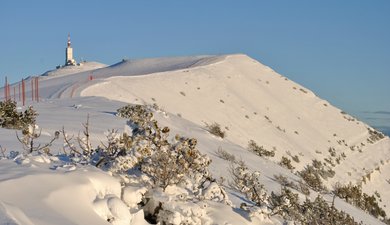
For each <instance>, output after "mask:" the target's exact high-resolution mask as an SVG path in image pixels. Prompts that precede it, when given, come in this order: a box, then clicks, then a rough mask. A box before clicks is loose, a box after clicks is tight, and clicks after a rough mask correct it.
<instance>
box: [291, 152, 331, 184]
mask: <svg viewBox="0 0 390 225" xmlns="http://www.w3.org/2000/svg"><path fill="white" fill-rule="evenodd" d="M298 174H299V175H300V176H301V177H302V179H303V180H304V181H305V182H306V183H307V184H308V185H309V186H310V187H311V188H313V190H315V191H324V190H326V188H325V186H324V185H323V184H322V179H325V180H326V179H328V178H329V177H330V178H331V177H333V176H334V175H335V172H334V170H332V169H330V168H326V167H325V166H324V164H322V163H321V162H320V161H318V160H315V159H314V160H313V161H312V165H307V166H306V167H305V168H304V169H303V170H302V171H300V172H299V173H298Z"/></svg>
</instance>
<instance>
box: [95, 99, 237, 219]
mask: <svg viewBox="0 0 390 225" xmlns="http://www.w3.org/2000/svg"><path fill="white" fill-rule="evenodd" d="M118 112H119V113H120V115H121V116H124V117H126V118H128V119H129V121H128V127H127V131H126V133H123V134H118V133H117V132H114V131H113V132H109V133H108V134H107V135H106V136H107V142H108V143H107V144H104V145H102V146H100V147H99V148H98V149H96V150H95V154H94V156H93V157H92V158H93V162H94V163H95V165H97V166H99V167H101V168H104V169H106V170H109V171H110V172H112V173H113V174H114V175H118V176H120V177H122V178H123V177H124V179H125V180H126V181H124V183H127V185H132V184H134V183H141V184H142V185H146V186H147V187H148V191H147V192H146V193H145V195H144V196H143V203H142V204H144V205H145V206H144V212H145V216H146V217H147V218H148V220H149V221H151V222H158V221H159V222H161V223H163V224H171V223H172V224H176V222H177V221H180V223H184V224H186V223H187V224H202V223H199V221H198V219H194V218H195V217H199V215H197V214H194V215H193V216H189V215H187V211H188V210H184V209H183V210H182V209H180V207H181V205H183V204H177V206H176V207H173V205H174V203H173V202H171V201H169V199H171V198H172V196H170V195H169V193H168V192H169V190H170V189H172V188H173V187H177V188H180V189H181V190H183V195H181V196H182V197H181V198H179V199H178V200H177V201H184V200H186V201H189V202H192V203H197V204H198V203H199V204H201V202H202V201H203V200H211V201H218V202H223V203H226V204H230V201H229V200H228V197H227V195H226V192H225V191H224V190H223V188H222V187H220V186H219V185H218V184H217V183H216V182H215V180H214V179H213V178H212V177H211V175H210V172H209V170H208V166H209V164H210V163H211V160H210V159H209V158H208V157H207V156H206V155H204V154H201V153H200V152H199V150H197V149H196V144H197V140H196V139H194V138H186V137H181V136H179V135H176V136H175V137H174V138H173V140H169V131H170V130H169V128H168V127H160V126H159V124H158V123H157V121H156V120H154V119H153V113H152V112H151V108H148V107H147V106H139V105H138V106H131V105H129V106H126V107H124V108H121V109H119V110H118ZM125 130H126V129H125ZM145 176H146V177H147V179H145ZM167 190H168V191H167ZM158 193H160V194H158ZM161 195H162V196H166V198H165V197H164V198H162V197H161ZM167 199H168V200H167ZM132 204H133V205H134V203H132ZM184 205H185V204H184ZM172 207H173V208H172ZM190 217H191V218H192V219H190ZM178 218H179V219H178ZM180 223H177V224H180Z"/></svg>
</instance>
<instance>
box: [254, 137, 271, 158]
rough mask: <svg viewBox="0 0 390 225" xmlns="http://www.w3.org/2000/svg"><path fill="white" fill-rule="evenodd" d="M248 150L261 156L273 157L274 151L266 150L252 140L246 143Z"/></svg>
mask: <svg viewBox="0 0 390 225" xmlns="http://www.w3.org/2000/svg"><path fill="white" fill-rule="evenodd" d="M248 150H249V151H251V152H253V153H255V154H256V155H258V156H261V157H263V156H264V157H274V156H275V151H274V150H272V151H268V150H267V149H265V148H264V147H263V146H259V145H257V143H256V142H255V141H254V140H250V141H249V143H248Z"/></svg>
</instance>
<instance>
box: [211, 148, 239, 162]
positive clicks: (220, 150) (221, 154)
mask: <svg viewBox="0 0 390 225" xmlns="http://www.w3.org/2000/svg"><path fill="white" fill-rule="evenodd" d="M216 154H217V156H218V157H219V158H221V159H224V160H227V161H229V162H232V163H234V162H236V157H235V156H234V155H233V154H230V153H229V152H227V151H226V150H224V149H223V148H222V147H219V148H218V150H217V152H216Z"/></svg>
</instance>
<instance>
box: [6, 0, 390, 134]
mask: <svg viewBox="0 0 390 225" xmlns="http://www.w3.org/2000/svg"><path fill="white" fill-rule="evenodd" d="M68 32H70V33H71V36H72V45H73V47H74V51H75V53H74V54H75V57H76V59H77V60H80V59H81V58H83V59H85V60H88V61H99V62H102V63H106V64H113V63H116V62H118V61H119V60H121V59H122V58H147V57H161V56H182V55H199V54H229V53H245V54H248V55H249V56H251V57H253V58H255V59H257V60H259V61H260V62H262V63H263V64H266V65H268V66H270V67H272V68H273V69H275V70H276V71H277V72H279V73H281V74H283V75H285V76H287V77H289V78H290V79H291V80H294V81H296V82H298V83H300V84H302V85H304V86H306V87H307V88H309V89H311V90H313V91H314V92H315V93H316V94H317V95H319V96H320V97H322V98H324V99H327V100H328V101H330V102H331V103H332V104H334V105H335V106H337V107H340V108H342V109H343V110H344V111H346V112H348V113H351V114H352V115H355V116H358V117H359V118H360V119H362V120H364V121H366V122H369V123H370V124H372V125H374V126H378V127H379V126H381V127H383V129H387V128H388V129H390V100H389V97H390V88H389V87H388V86H389V85H390V1H388V0H373V1H368V0H343V1H340V0H329V1H320V0H310V1H309V0H302V1H301V0H296V1H292V0H284V1H282V0H272V1H270V0H256V1H255V0H253V1H250V0H248V1H237V0H223V1H222V0H212V1H200V0H197V1H195V0H186V1H182V0H181V1H180V0H171V1H168V0H167V1H121V0H115V1H108V0H104V1H103V0H97V1H76V0H69V1H56V0H51V1H49V0H46V1H40V0H37V1H29V0H25V1H21V0H19V1H15V0H2V1H0V43H1V54H0V79H1V80H0V85H2V84H3V83H4V76H5V75H7V76H8V78H9V79H10V80H11V81H17V80H20V79H21V78H22V77H25V76H28V75H34V74H41V73H43V72H45V71H46V70H49V69H52V68H54V67H55V66H56V65H59V64H63V63H64V54H65V53H64V48H65V46H66V38H67V34H68ZM378 112H380V113H378Z"/></svg>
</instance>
